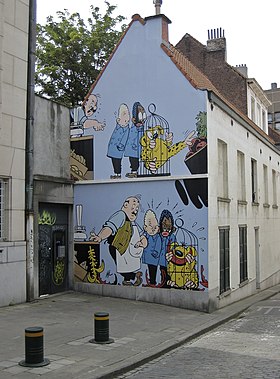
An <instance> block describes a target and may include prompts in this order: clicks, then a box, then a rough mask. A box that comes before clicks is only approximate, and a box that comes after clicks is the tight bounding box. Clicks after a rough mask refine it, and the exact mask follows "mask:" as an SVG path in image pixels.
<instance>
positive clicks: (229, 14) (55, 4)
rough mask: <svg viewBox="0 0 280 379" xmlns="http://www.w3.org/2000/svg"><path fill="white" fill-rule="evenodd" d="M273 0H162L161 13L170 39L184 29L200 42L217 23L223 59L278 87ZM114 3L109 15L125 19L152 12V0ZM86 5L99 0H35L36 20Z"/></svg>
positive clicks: (85, 13) (84, 9)
mask: <svg viewBox="0 0 280 379" xmlns="http://www.w3.org/2000/svg"><path fill="white" fill-rule="evenodd" d="M278 1H279V0H266V1H265V2H263V1H254V2H253V1H249V0H235V1H229V0H194V1H191V0H163V1H162V7H161V13H163V14H164V15H165V16H167V17H168V18H169V19H170V20H171V21H172V23H171V24H170V25H169V41H170V42H171V43H172V44H173V45H176V43H177V42H179V41H180V39H181V38H182V37H183V36H184V35H185V34H186V33H188V34H190V35H192V36H193V37H194V38H195V39H197V40H198V41H199V42H201V43H202V44H204V45H206V43H207V39H208V30H211V29H217V28H222V29H223V30H224V33H225V37H226V44H227V62H228V63H229V64H230V65H231V66H237V65H241V64H245V65H246V66H247V68H248V76H249V78H255V79H256V80H257V82H258V83H259V84H260V86H261V87H262V88H263V89H264V90H266V89H270V88H271V83H277V86H278V87H280V65H279V58H280V54H279V43H278V38H279V35H280V34H279V26H278V25H277V23H278V21H277V20H278V18H277V8H278ZM109 3H110V4H111V5H116V6H117V8H116V10H115V12H114V14H113V15H114V16H117V15H119V14H120V15H122V16H124V17H126V20H125V23H126V24H128V23H129V22H130V21H131V17H132V16H133V15H134V14H136V13H138V14H140V16H142V17H143V18H144V17H147V16H152V15H154V14H155V6H154V4H153V0H109ZM90 5H93V6H97V7H100V10H101V11H102V10H104V9H105V6H104V0H79V1H77V0H37V22H38V23H40V24H44V23H45V22H46V17H47V16H49V15H52V16H56V12H57V11H63V10H64V9H68V10H69V11H70V13H74V12H79V13H80V15H81V17H82V18H83V19H87V18H88V17H89V16H90Z"/></svg>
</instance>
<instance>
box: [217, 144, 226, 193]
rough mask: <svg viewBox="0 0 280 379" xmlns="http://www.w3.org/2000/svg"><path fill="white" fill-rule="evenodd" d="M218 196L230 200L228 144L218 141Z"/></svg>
mask: <svg viewBox="0 0 280 379" xmlns="http://www.w3.org/2000/svg"><path fill="white" fill-rule="evenodd" d="M218 191H219V192H218V196H219V197H222V198H228V158H227V144H226V143H225V142H223V141H221V140H218Z"/></svg>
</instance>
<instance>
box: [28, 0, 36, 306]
mask: <svg viewBox="0 0 280 379" xmlns="http://www.w3.org/2000/svg"><path fill="white" fill-rule="evenodd" d="M35 51H36V0H29V33H28V69H27V70H28V71H27V102H26V146H25V149H26V150H25V152H26V153H25V154H26V166H25V216H26V236H25V238H26V298H27V301H32V300H34V204H33V159H34V156H33V152H34V150H33V148H34V147H33V140H34V109H35V78H34V74H35Z"/></svg>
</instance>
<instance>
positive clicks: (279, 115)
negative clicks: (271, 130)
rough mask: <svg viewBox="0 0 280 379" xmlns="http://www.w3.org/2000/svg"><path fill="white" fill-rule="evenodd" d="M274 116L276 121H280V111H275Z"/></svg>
mask: <svg viewBox="0 0 280 379" xmlns="http://www.w3.org/2000/svg"><path fill="white" fill-rule="evenodd" d="M274 118H275V121H276V122H277V121H280V112H275V113H274Z"/></svg>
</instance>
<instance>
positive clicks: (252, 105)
mask: <svg viewBox="0 0 280 379" xmlns="http://www.w3.org/2000/svg"><path fill="white" fill-rule="evenodd" d="M255 108H256V101H255V99H254V98H253V97H251V120H252V121H254V122H255V121H256V109H255Z"/></svg>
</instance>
